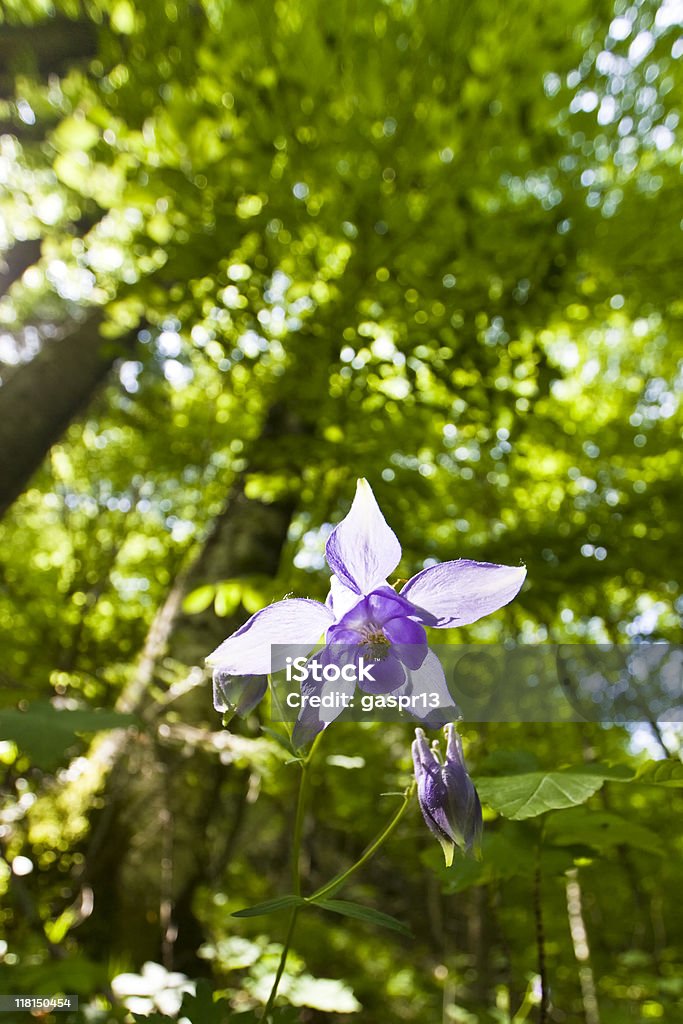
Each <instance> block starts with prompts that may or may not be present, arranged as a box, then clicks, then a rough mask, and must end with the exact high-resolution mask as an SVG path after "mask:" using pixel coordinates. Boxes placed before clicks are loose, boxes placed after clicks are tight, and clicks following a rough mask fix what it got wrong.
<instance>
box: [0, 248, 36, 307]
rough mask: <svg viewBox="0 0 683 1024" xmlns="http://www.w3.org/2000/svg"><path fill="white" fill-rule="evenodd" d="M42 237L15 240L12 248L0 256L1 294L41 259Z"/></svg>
mask: <svg viewBox="0 0 683 1024" xmlns="http://www.w3.org/2000/svg"><path fill="white" fill-rule="evenodd" d="M41 245H42V243H41V240H40V238H26V239H24V240H23V241H20V242H15V243H14V245H13V246H12V248H11V249H8V251H7V252H5V253H3V255H2V256H0V295H4V294H5V292H6V291H7V290H8V289H9V288H10V286H11V285H13V284H14V282H15V281H18V280H19V278H20V277H21V275H22V274H23V273H24V271H25V270H28V268H29V267H32V266H33V264H34V263H37V262H38V260H39V259H40V250H41Z"/></svg>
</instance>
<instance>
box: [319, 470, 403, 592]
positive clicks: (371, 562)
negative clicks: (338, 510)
mask: <svg viewBox="0 0 683 1024" xmlns="http://www.w3.org/2000/svg"><path fill="white" fill-rule="evenodd" d="M325 554H326V557H327V563H328V565H329V567H330V569H331V570H332V572H334V573H336V575H337V576H338V577H339V579H340V581H341V582H342V583H343V584H344V585H345V586H346V587H348V588H349V589H351V590H353V591H354V592H355V593H357V594H369V593H370V592H371V591H372V590H375V589H376V588H377V587H381V586H382V585H383V583H384V582H385V581H386V579H387V577H388V576H389V574H390V573H392V572H393V571H394V569H395V568H396V566H397V565H398V563H399V561H400V559H401V545H400V544H399V542H398V538H397V537H396V534H395V533H394V531H393V530H392V529H391V528H390V527H389V526H388V525H387V521H386V519H385V518H384V516H383V515H382V512H381V509H380V507H379V505H378V504H377V500H376V498H375V495H374V494H373V493H372V488H371V487H370V484H369V483H368V482H367V480H359V481H358V484H357V486H356V496H355V497H354V499H353V504H352V505H351V508H350V509H349V513H348V515H347V516H346V518H345V519H342V521H341V523H339V525H338V526H337V527H335V529H334V530H333V531H332V533H331V534H330V537H329V539H328V541H327V547H326V550H325Z"/></svg>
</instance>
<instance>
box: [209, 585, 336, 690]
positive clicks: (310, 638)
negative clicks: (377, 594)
mask: <svg viewBox="0 0 683 1024" xmlns="http://www.w3.org/2000/svg"><path fill="white" fill-rule="evenodd" d="M333 622H334V615H333V614H332V612H331V611H330V609H329V608H326V607H325V605H324V604H321V603H320V602H319V601H309V600H308V599H307V598H301V597H292V598H290V599H288V600H286V601H277V602H276V603H275V604H269V605H268V606H267V607H266V608H262V609H261V611H260V612H256V615H252V617H251V618H250V619H249V621H248V622H245V624H244V625H243V626H242V627H241V629H238V630H237V632H236V633H233V634H232V636H229V637H228V639H227V640H224V641H223V643H222V644H221V645H220V647H217V648H216V650H215V651H213V653H212V654H210V655H209V657H208V658H207V659H206V664H207V665H210V666H211V667H212V668H220V669H222V670H223V671H224V672H228V673H230V674H232V675H252V676H265V675H268V674H269V673H271V672H277V671H279V670H280V669H281V668H284V665H285V657H286V654H287V650H286V649H285V646H284V645H288V646H289V647H290V648H292V647H294V648H296V647H303V646H305V647H312V646H313V645H314V644H316V643H317V642H318V640H319V639H320V637H321V636H322V635H323V633H324V632H325V630H326V629H327V628H328V626H331V625H332V623H333ZM273 644H278V645H281V646H279V648H278V650H277V651H276V652H273V654H272V657H271V645H273ZM294 653H296V654H301V651H300V650H297V651H295V652H294Z"/></svg>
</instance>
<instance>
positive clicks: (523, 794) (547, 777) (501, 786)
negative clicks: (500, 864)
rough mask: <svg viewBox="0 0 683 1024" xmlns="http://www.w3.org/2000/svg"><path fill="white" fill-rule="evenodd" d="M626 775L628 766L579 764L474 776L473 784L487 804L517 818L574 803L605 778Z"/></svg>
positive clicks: (589, 795) (622, 778)
mask: <svg viewBox="0 0 683 1024" xmlns="http://www.w3.org/2000/svg"><path fill="white" fill-rule="evenodd" d="M628 777H630V772H629V770H628V769H626V770H624V769H623V768H622V766H617V767H616V768H606V767H605V766H600V765H581V766H580V767H577V768H565V769H563V770H560V771H554V772H527V773H525V774H523V775H501V776H498V777H496V778H483V779H477V780H476V785H477V790H478V792H479V796H480V797H481V799H482V800H483V801H484V802H485V803H487V804H488V805H489V807H492V808H493V809H494V811H497V812H498V813H499V814H502V815H503V817H505V818H511V819H512V820H514V821H521V820H523V819H524V818H534V817H536V816H537V815H539V814H544V813H545V812H546V811H552V810H556V809H557V808H560V807H575V806H576V805H578V804H582V803H584V802H585V801H586V800H588V799H589V797H591V796H593V794H594V793H597V791H598V790H599V789H600V787H601V786H602V784H603V782H604V781H605V779H609V778H612V779H618V780H625V779H626V778H628Z"/></svg>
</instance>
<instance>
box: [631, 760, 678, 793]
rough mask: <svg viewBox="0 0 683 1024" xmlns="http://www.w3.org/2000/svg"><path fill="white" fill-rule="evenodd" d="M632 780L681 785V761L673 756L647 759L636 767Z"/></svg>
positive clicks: (651, 784) (650, 783) (653, 783)
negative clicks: (658, 759)
mask: <svg viewBox="0 0 683 1024" xmlns="http://www.w3.org/2000/svg"><path fill="white" fill-rule="evenodd" d="M634 782H645V783H647V784H648V785H650V786H670V787H674V786H675V787H677V788H678V787H681V786H683V763H682V762H681V761H676V760H674V759H673V758H668V759H667V760H666V761H648V762H647V764H644V765H642V767H641V768H639V769H638V772H637V774H636V777H635V779H634Z"/></svg>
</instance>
